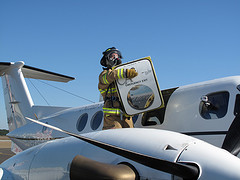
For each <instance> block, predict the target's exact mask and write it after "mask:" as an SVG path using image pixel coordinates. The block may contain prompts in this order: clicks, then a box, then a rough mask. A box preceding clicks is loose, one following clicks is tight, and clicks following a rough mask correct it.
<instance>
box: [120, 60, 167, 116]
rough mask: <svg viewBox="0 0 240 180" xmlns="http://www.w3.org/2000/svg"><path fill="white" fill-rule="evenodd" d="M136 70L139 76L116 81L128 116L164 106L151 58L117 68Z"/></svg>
mask: <svg viewBox="0 0 240 180" xmlns="http://www.w3.org/2000/svg"><path fill="white" fill-rule="evenodd" d="M119 68H124V69H131V68H134V69H135V70H136V71H137V72H138V76H136V77H134V78H132V79H128V78H124V79H118V80H116V82H115V83H116V87H117V90H118V94H119V97H120V99H121V102H122V105H123V109H124V111H125V113H126V114H128V115H134V114H139V113H142V112H146V111H150V110H153V109H157V108H161V107H163V106H164V103H163V98H162V94H161V91H160V88H159V85H158V82H157V78H156V74H155V71H154V68H153V64H152V61H151V58H150V57H145V58H141V59H138V60H135V61H131V62H129V63H125V64H121V65H119V66H116V67H115V69H119Z"/></svg>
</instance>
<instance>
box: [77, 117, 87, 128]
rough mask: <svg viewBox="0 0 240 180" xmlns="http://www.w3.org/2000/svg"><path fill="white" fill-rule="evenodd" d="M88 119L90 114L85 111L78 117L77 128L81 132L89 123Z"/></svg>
mask: <svg viewBox="0 0 240 180" xmlns="http://www.w3.org/2000/svg"><path fill="white" fill-rule="evenodd" d="M87 120H88V114H87V113H84V114H82V115H81V116H80V117H79V118H78V121H77V130H78V131H79V132H81V131H82V130H83V129H84V128H85V126H86V124H87Z"/></svg>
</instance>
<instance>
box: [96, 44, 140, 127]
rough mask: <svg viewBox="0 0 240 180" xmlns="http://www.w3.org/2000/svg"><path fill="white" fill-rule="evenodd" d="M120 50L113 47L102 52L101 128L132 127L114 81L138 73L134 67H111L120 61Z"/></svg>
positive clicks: (100, 79)
mask: <svg viewBox="0 0 240 180" xmlns="http://www.w3.org/2000/svg"><path fill="white" fill-rule="evenodd" d="M121 59H122V55H121V52H120V51H119V50H118V49H116V48H115V47H112V48H108V49H107V50H106V51H104V52H103V57H102V59H101V62H100V64H101V65H102V66H104V68H103V71H102V72H101V74H100V75H99V83H98V89H99V91H100V93H101V95H102V96H103V100H104V106H103V113H104V123H103V130H105V129H117V128H133V121H132V117H131V116H127V115H126V114H123V111H122V107H121V103H120V101H119V97H118V94H117V89H116V86H115V84H114V81H115V80H117V79H122V78H129V79H132V78H134V77H136V76H137V75H138V73H137V72H136V71H135V69H117V70H116V69H112V67H114V66H116V65H119V64H121V63H122V61H121Z"/></svg>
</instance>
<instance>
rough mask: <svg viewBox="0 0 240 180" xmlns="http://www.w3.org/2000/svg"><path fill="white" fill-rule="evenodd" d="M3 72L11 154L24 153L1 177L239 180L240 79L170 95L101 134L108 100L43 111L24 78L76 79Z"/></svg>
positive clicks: (20, 67) (19, 65)
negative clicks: (125, 126) (124, 125)
mask: <svg viewBox="0 0 240 180" xmlns="http://www.w3.org/2000/svg"><path fill="white" fill-rule="evenodd" d="M0 75H1V76H2V80H3V88H4V97H5V106H6V111H7V119H8V125H9V130H10V133H9V134H8V136H9V137H10V138H11V140H12V141H13V147H12V150H13V151H15V152H19V151H23V152H21V153H18V154H17V155H15V156H13V157H12V158H10V159H8V160H7V161H5V162H4V163H2V164H1V165H0V178H1V179H71V180H72V179H80V178H82V179H224V180H225V179H240V159H239V158H237V157H236V156H234V155H237V154H238V152H239V145H238V139H239V136H238V133H237V132H238V131H237V127H238V123H239V118H238V112H239V110H240V108H239V89H240V88H239V84H240V77H230V78H224V79H220V80H213V81H209V82H203V83H199V84H193V85H189V86H183V87H178V88H173V89H167V90H163V91H162V95H163V100H164V103H165V107H163V108H161V109H156V110H152V111H148V112H145V113H142V114H139V115H136V116H135V117H134V119H135V120H134V122H135V128H133V129H117V130H105V131H100V130H101V129H102V120H103V113H102V106H103V102H99V103H95V104H91V105H87V106H83V107H78V108H65V107H52V106H51V107H47V106H36V105H34V103H33V101H32V98H31V96H30V93H29V91H28V88H27V85H26V82H25V79H24V78H35V79H43V80H51V81H60V82H68V81H70V80H73V79H74V78H72V77H69V76H65V75H60V74H57V73H52V72H49V71H45V70H41V69H37V68H33V67H30V66H26V65H24V63H23V62H16V63H0ZM137 98H141V97H137ZM34 119H35V120H34ZM31 121H33V122H31ZM39 124H40V125H39ZM148 127H150V128H148ZM161 129H167V130H172V131H178V132H181V133H185V134H187V135H193V136H197V137H198V138H200V139H203V140H205V141H208V142H210V143H212V144H214V145H217V146H219V147H223V148H224V149H226V150H228V151H229V152H230V153H229V152H227V151H226V150H223V149H220V148H218V147H216V146H213V145H210V144H208V143H206V142H203V141H201V140H199V139H196V138H194V137H189V136H187V135H184V134H180V133H177V132H171V131H167V130H161ZM79 134H81V135H79ZM69 135H70V137H67V136H69ZM231 153H232V154H234V155H232V154H231Z"/></svg>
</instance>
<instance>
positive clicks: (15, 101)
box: [0, 61, 74, 131]
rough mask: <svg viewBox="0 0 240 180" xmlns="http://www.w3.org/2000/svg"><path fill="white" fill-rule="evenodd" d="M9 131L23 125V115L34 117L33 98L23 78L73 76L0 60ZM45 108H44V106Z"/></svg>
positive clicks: (60, 79) (69, 79)
mask: <svg viewBox="0 0 240 180" xmlns="http://www.w3.org/2000/svg"><path fill="white" fill-rule="evenodd" d="M0 76H1V77H2V84H3V93H4V99H5V107H6V111H7V121H8V127H9V131H13V130H14V129H16V128H19V127H21V126H23V125H25V124H26V123H27V122H28V120H26V119H25V117H30V118H32V119H34V118H35V114H34V113H37V112H34V110H33V109H34V108H33V100H32V97H31V95H30V92H29V90H28V87H27V84H26V81H25V78H32V79H41V80H48V81H56V82H65V83H66V82H69V81H71V80H74V78H73V77H70V76H66V75H62V74H58V73H54V72H50V71H46V70H43V69H38V68H35V67H31V66H27V65H24V62H22V61H20V62H16V63H9V62H0ZM45 109H46V108H45ZM35 110H36V109H35Z"/></svg>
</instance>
